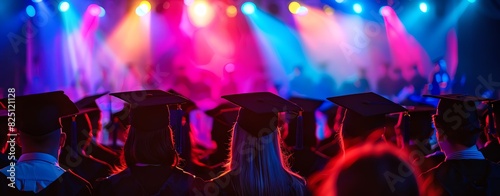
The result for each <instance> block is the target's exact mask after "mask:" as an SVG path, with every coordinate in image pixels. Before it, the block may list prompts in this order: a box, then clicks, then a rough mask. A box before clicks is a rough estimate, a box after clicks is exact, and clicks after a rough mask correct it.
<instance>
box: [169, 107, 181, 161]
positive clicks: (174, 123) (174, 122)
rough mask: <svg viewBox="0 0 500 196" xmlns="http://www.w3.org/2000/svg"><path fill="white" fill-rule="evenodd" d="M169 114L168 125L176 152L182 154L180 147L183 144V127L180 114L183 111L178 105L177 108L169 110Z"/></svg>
mask: <svg viewBox="0 0 500 196" xmlns="http://www.w3.org/2000/svg"><path fill="white" fill-rule="evenodd" d="M170 112H172V113H171V114H170V125H171V127H172V129H173V132H174V140H175V142H176V143H175V148H176V150H177V153H178V154H182V147H183V145H184V137H183V133H182V132H183V128H182V116H183V111H182V109H181V106H180V105H178V106H177V109H175V110H171V111H170Z"/></svg>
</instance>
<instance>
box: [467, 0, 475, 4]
mask: <svg viewBox="0 0 500 196" xmlns="http://www.w3.org/2000/svg"><path fill="white" fill-rule="evenodd" d="M468 1H469V3H474V2H476V0H468Z"/></svg>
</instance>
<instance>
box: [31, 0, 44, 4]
mask: <svg viewBox="0 0 500 196" xmlns="http://www.w3.org/2000/svg"><path fill="white" fill-rule="evenodd" d="M31 1H33V3H40V2H42V0H31Z"/></svg>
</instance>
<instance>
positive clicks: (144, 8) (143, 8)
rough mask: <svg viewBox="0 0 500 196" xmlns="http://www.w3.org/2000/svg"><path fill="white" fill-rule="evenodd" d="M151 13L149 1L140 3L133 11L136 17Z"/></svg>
mask: <svg viewBox="0 0 500 196" xmlns="http://www.w3.org/2000/svg"><path fill="white" fill-rule="evenodd" d="M149 11H151V3H149V1H141V3H140V4H139V6H137V8H136V9H135V13H136V14H137V15H138V16H144V15H146V14H147V13H149Z"/></svg>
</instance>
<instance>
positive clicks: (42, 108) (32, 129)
mask: <svg viewBox="0 0 500 196" xmlns="http://www.w3.org/2000/svg"><path fill="white" fill-rule="evenodd" d="M2 102H3V103H4V105H8V104H6V103H8V102H9V100H8V99H3V100H2ZM15 105H16V108H15V109H16V110H15V114H16V128H17V130H18V131H19V132H20V133H19V140H18V144H19V145H20V146H21V147H22V149H23V153H29V152H43V153H48V154H51V155H52V156H54V157H56V158H57V157H58V153H59V149H60V148H61V147H62V146H63V145H64V142H65V139H66V135H65V134H64V133H62V132H61V127H62V126H61V123H60V118H61V117H63V116H67V115H72V114H76V113H78V108H77V107H76V106H75V105H74V104H73V102H71V100H70V99H69V98H68V96H66V95H65V94H64V92H63V91H55V92H48V93H41V94H32V95H25V96H17V97H16V99H15Z"/></svg>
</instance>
